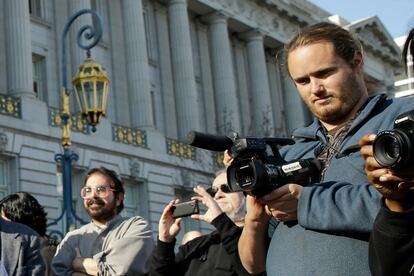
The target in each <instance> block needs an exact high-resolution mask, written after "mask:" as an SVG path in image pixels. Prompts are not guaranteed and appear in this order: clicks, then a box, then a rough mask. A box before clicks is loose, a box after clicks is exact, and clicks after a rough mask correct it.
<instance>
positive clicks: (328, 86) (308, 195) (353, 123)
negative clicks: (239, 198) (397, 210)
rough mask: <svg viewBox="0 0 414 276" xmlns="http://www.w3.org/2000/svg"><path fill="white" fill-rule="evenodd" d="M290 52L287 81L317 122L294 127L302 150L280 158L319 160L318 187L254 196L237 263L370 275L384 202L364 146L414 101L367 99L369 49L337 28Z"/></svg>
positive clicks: (292, 45) (309, 34) (285, 271)
mask: <svg viewBox="0 0 414 276" xmlns="http://www.w3.org/2000/svg"><path fill="white" fill-rule="evenodd" d="M285 49H286V57H287V68H288V71H289V74H290V76H291V78H292V80H293V81H294V83H295V85H296V87H297V89H298V91H299V94H300V96H301V97H302V100H303V101H304V103H305V104H306V105H307V106H308V108H309V110H310V111H311V112H312V113H313V115H314V116H315V117H316V118H315V120H314V122H313V123H312V124H310V125H309V126H307V127H304V128H299V129H297V130H295V131H294V132H293V138H294V139H295V141H296V143H295V144H294V145H289V146H285V147H283V148H282V149H281V151H280V152H281V155H282V157H283V158H284V159H285V160H286V161H288V162H289V161H291V160H295V159H304V158H312V157H314V158H317V159H319V161H320V162H321V164H322V169H321V173H320V180H319V181H317V182H316V183H313V184H310V185H308V186H305V187H303V186H301V185H298V184H297V183H288V184H286V185H284V186H282V187H280V188H277V189H275V190H273V191H271V192H269V193H267V194H266V195H264V196H257V197H251V196H248V198H247V214H246V217H245V226H244V228H243V232H242V235H241V237H240V240H239V249H240V250H239V254H240V258H241V260H242V263H243V265H244V267H245V268H246V270H247V271H249V272H250V273H259V272H262V271H264V270H265V269H266V271H267V274H268V275H280V276H284V275H289V276H292V275H341V276H342V275H350V276H351V275H352V276H358V275H369V274H370V271H369V266H368V240H369V234H370V232H371V229H372V224H373V221H374V218H375V216H376V214H377V212H378V210H379V207H380V195H379V194H378V193H377V192H376V191H375V189H374V187H372V186H371V185H370V184H369V183H368V179H367V176H366V174H365V172H364V160H363V158H362V157H361V154H360V153H359V144H358V142H359V139H360V138H361V137H362V136H363V135H364V134H367V133H378V132H379V131H381V130H385V129H390V128H392V127H393V123H394V119H395V118H396V117H397V116H398V115H399V114H401V113H402V112H405V111H409V110H411V109H412V107H413V106H414V101H413V100H411V99H404V100H401V99H400V100H398V99H397V100H396V99H389V98H387V97H385V96H384V95H377V96H373V97H369V96H368V92H367V88H366V86H365V82H364V72H363V64H364V61H363V49H362V46H361V44H360V42H359V41H358V39H356V38H354V37H353V36H352V35H351V34H350V33H349V32H348V31H346V30H345V29H343V28H341V27H340V26H337V25H335V24H331V23H326V22H324V23H318V24H315V25H313V26H308V27H306V28H304V29H302V30H301V31H300V32H299V33H298V34H297V35H296V36H295V37H294V38H292V39H291V40H290V42H289V43H287V45H286V47H285ZM268 233H270V236H271V237H270V238H271V240H270V243H269V238H268V235H267V234H268Z"/></svg>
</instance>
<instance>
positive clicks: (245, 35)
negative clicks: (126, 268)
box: [0, 0, 400, 231]
mask: <svg viewBox="0 0 414 276" xmlns="http://www.w3.org/2000/svg"><path fill="white" fill-rule="evenodd" d="M85 8H92V9H95V10H97V12H98V13H99V14H100V15H101V17H102V20H103V23H104V34H103V38H102V40H101V42H100V43H99V44H98V45H97V46H96V47H95V48H93V49H92V56H93V57H94V58H95V60H96V61H98V62H99V63H101V64H103V65H104V67H105V68H106V69H107V71H108V73H109V77H110V79H111V82H110V92H109V99H108V116H107V118H106V119H104V120H103V122H101V124H99V125H98V127H97V131H96V132H95V133H93V132H91V131H90V130H89V129H88V128H87V126H86V125H85V122H84V121H82V120H81V119H80V118H79V116H76V109H77V107H76V105H75V104H74V103H72V111H73V114H74V115H73V117H72V130H73V132H72V142H73V146H72V149H73V150H74V151H75V152H76V153H77V154H78V155H79V160H78V161H77V162H76V163H75V164H73V168H74V169H73V205H74V208H75V209H76V210H77V211H78V215H80V216H81V217H83V218H87V216H86V214H85V213H84V212H83V210H82V205H81V200H80V199H79V196H78V193H79V192H78V191H79V188H80V187H81V185H82V179H83V176H84V173H85V172H86V171H87V170H88V169H89V168H91V167H95V166H100V165H103V166H106V167H108V168H111V169H113V170H115V171H116V172H117V173H118V174H119V175H120V177H121V178H122V179H123V181H124V182H125V185H126V191H127V192H126V210H125V214H126V215H133V214H140V215H142V216H144V217H146V218H147V219H148V220H149V221H150V222H151V226H152V228H153V230H154V231H156V230H157V223H158V219H159V217H160V214H161V212H162V210H163V208H164V206H165V204H166V203H167V202H168V201H169V200H170V199H171V198H173V197H175V196H178V197H181V198H183V199H185V198H187V197H189V196H190V195H191V190H192V187H194V186H195V185H197V184H201V185H205V186H208V185H209V184H210V182H211V180H212V177H213V176H214V171H216V170H217V169H219V168H220V162H219V160H220V155H217V154H212V153H210V152H208V151H205V150H200V149H195V148H192V147H189V146H188V145H186V144H185V143H183V142H182V138H183V137H185V136H186V134H187V132H188V131H190V130H198V131H202V132H207V133H212V134H228V133H229V131H237V132H239V133H240V134H241V135H256V136H284V137H286V136H288V134H289V132H290V131H291V130H292V129H294V128H296V127H298V126H302V125H304V124H307V123H308V122H309V121H310V120H311V116H310V114H309V112H308V111H307V110H306V108H305V107H304V106H303V104H302V102H301V101H300V99H299V96H298V93H297V92H296V91H295V87H294V85H293V84H292V82H291V81H290V79H289V77H288V76H287V74H286V72H285V68H284V65H283V62H282V60H283V59H281V58H280V54H279V53H280V50H281V49H282V48H283V44H284V43H285V42H286V41H287V40H288V39H289V38H290V37H291V36H292V35H293V34H294V33H295V32H296V31H297V30H298V29H299V28H300V27H303V26H306V25H309V24H313V23H316V22H320V21H323V20H331V21H333V22H336V23H337V24H339V25H341V26H343V27H344V28H346V29H349V30H351V31H352V32H354V33H356V34H357V35H358V36H359V37H360V38H361V40H362V43H363V45H364V47H365V54H366V57H367V59H366V61H365V67H366V78H367V81H368V83H369V84H372V87H374V88H373V89H372V90H373V93H375V92H389V91H390V90H391V89H392V85H393V83H394V75H395V73H396V72H397V71H398V70H400V68H399V53H400V52H399V49H398V47H397V46H396V45H395V43H394V42H393V40H392V38H391V37H390V35H389V33H388V32H387V30H386V29H385V27H384V26H383V25H382V23H381V22H380V20H379V19H378V18H377V17H371V18H367V19H363V20H359V21H356V22H347V21H345V20H344V19H342V18H340V17H339V16H334V15H332V14H329V13H327V12H326V11H324V10H322V9H320V8H319V7H317V6H315V5H313V4H311V3H310V2H307V1H305V0H303V1H299V0H240V1H234V0H70V1H65V0H13V1H10V0H0V10H1V12H0V22H1V25H0V26H1V27H0V63H1V64H3V66H0V109H1V110H0V177H1V179H0V196H4V195H6V194H8V193H12V192H16V191H27V192H30V193H32V194H33V195H34V196H35V197H36V198H37V199H38V200H39V201H40V202H41V203H42V204H43V205H44V206H45V208H46V211H47V212H48V217H49V219H50V220H53V219H55V218H57V217H58V216H59V214H60V212H61V209H62V208H61V207H62V183H61V182H62V181H61V173H60V172H61V166H60V165H59V164H57V163H56V162H55V158H54V157H55V155H56V154H57V153H60V152H62V147H61V145H60V138H61V135H62V130H61V128H60V127H59V125H60V117H59V108H60V101H61V81H62V68H61V67H62V64H61V56H62V53H61V48H62V45H61V44H62V42H61V35H62V31H63V27H64V25H65V24H66V21H67V20H68V18H69V17H70V15H72V14H73V13H75V12H76V11H78V10H80V9H85ZM84 24H92V25H94V24H95V22H94V20H93V19H91V18H90V17H89V16H85V17H81V18H79V19H78V20H77V21H76V22H75V23H74V25H73V26H72V27H71V33H70V36H69V39H68V45H67V47H68V68H67V69H68V70H67V71H68V72H69V74H70V75H71V76H74V75H75V73H76V71H77V68H78V66H79V65H80V64H81V63H82V62H83V60H84V58H85V53H84V51H83V50H82V49H80V48H79V47H77V45H76V41H75V33H76V32H77V30H78V29H79V27H81V26H82V25H84ZM71 76H69V77H71ZM72 102H74V100H73V101H72ZM185 228H186V229H190V228H191V229H194V228H195V229H200V230H206V229H209V226H208V225H205V224H201V223H198V222H194V221H191V220H187V221H186V222H185ZM62 229H64V225H63V222H60V223H58V224H57V225H55V226H53V227H52V228H51V230H59V231H61V230H62Z"/></svg>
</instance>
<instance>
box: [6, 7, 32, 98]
mask: <svg viewBox="0 0 414 276" xmlns="http://www.w3.org/2000/svg"><path fill="white" fill-rule="evenodd" d="M4 20H5V25H6V28H5V32H6V39H5V43H6V51H7V53H6V60H7V70H6V71H7V86H8V87H7V90H8V94H9V95H11V96H22V97H30V98H34V97H35V95H34V92H33V65H32V47H31V38H30V37H31V35H30V15H29V1H27V0H13V1H4Z"/></svg>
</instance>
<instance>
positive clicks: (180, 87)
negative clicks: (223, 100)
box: [168, 0, 200, 137]
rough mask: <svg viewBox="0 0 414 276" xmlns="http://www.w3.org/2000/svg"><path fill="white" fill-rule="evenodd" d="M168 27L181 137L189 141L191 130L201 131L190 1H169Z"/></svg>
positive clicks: (179, 134)
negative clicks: (189, 15) (190, 20)
mask: <svg viewBox="0 0 414 276" xmlns="http://www.w3.org/2000/svg"><path fill="white" fill-rule="evenodd" d="M168 23H169V32H170V46H171V63H172V69H173V78H174V92H175V103H176V108H177V122H178V136H179V137H185V136H186V135H187V133H188V131H190V130H200V120H199V113H198V104H197V91H196V89H197V88H196V83H195V75H194V65H193V56H192V49H191V39H190V25H189V20H188V13H187V1H186V0H169V1H168Z"/></svg>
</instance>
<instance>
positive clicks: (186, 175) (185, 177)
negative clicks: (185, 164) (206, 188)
mask: <svg viewBox="0 0 414 276" xmlns="http://www.w3.org/2000/svg"><path fill="white" fill-rule="evenodd" d="M192 178H193V176H192V173H191V172H189V171H187V170H182V171H181V179H182V181H183V182H182V183H183V186H185V187H191V186H192V185H191V179H192Z"/></svg>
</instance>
